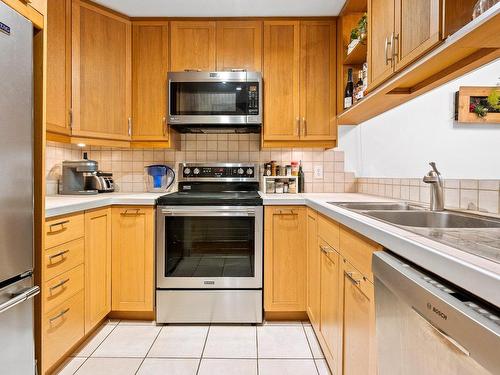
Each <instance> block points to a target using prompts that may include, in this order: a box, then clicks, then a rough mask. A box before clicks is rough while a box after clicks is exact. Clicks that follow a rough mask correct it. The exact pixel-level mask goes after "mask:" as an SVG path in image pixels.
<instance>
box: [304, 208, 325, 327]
mask: <svg viewBox="0 0 500 375" xmlns="http://www.w3.org/2000/svg"><path fill="white" fill-rule="evenodd" d="M320 268H321V254H320V252H319V251H318V214H317V213H316V211H314V210H312V209H310V208H308V209H307V305H306V311H307V315H308V316H309V320H310V321H311V324H312V325H313V327H314V328H315V329H319V323H320V297H321V295H320V294H321V293H320V284H321V274H320Z"/></svg>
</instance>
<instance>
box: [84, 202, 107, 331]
mask: <svg viewBox="0 0 500 375" xmlns="http://www.w3.org/2000/svg"><path fill="white" fill-rule="evenodd" d="M110 311H111V208H104V209H99V210H94V211H86V212H85V333H87V332H89V331H90V330H92V328H94V327H95V326H96V324H98V323H99V322H100V321H101V320H102V319H104V317H106V315H108V313H109V312H110Z"/></svg>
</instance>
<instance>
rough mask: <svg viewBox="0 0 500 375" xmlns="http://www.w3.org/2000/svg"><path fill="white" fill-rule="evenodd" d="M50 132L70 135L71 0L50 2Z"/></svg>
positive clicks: (48, 45)
mask: <svg viewBox="0 0 500 375" xmlns="http://www.w3.org/2000/svg"><path fill="white" fill-rule="evenodd" d="M46 18H47V21H46V22H47V25H46V32H47V93H46V112H47V115H46V116H47V117H46V118H47V121H46V122H47V131H49V132H53V133H60V134H66V135H69V134H70V132H71V129H70V109H71V0H48V1H47V17H46Z"/></svg>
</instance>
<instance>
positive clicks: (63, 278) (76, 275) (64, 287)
mask: <svg viewBox="0 0 500 375" xmlns="http://www.w3.org/2000/svg"><path fill="white" fill-rule="evenodd" d="M83 275H84V268H83V264H80V265H79V266H77V267H75V268H73V269H71V270H69V271H68V272H65V273H63V274H61V275H59V276H56V277H54V278H53V279H52V280H50V281H47V282H46V283H45V285H44V289H45V293H44V298H45V312H49V311H50V310H52V309H54V308H55V307H57V305H59V304H61V303H63V302H64V301H66V300H67V299H68V298H70V297H72V296H74V295H75V294H76V293H78V292H79V291H80V290H82V289H83V278H84V276H83Z"/></svg>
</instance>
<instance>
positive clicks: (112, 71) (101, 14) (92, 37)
mask: <svg viewBox="0 0 500 375" xmlns="http://www.w3.org/2000/svg"><path fill="white" fill-rule="evenodd" d="M72 9H73V43H72V48H73V60H72V61H73V67H72V74H73V97H72V99H73V135H77V136H83V137H93V138H105V139H111V140H128V139H130V131H131V127H130V125H131V77H132V73H131V49H132V48H131V46H132V43H131V26H130V21H128V20H126V19H124V18H121V17H119V16H117V15H115V14H113V13H110V12H106V11H104V10H102V9H101V8H98V7H96V6H93V5H91V4H90V3H86V2H83V1H73V8H72Z"/></svg>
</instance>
